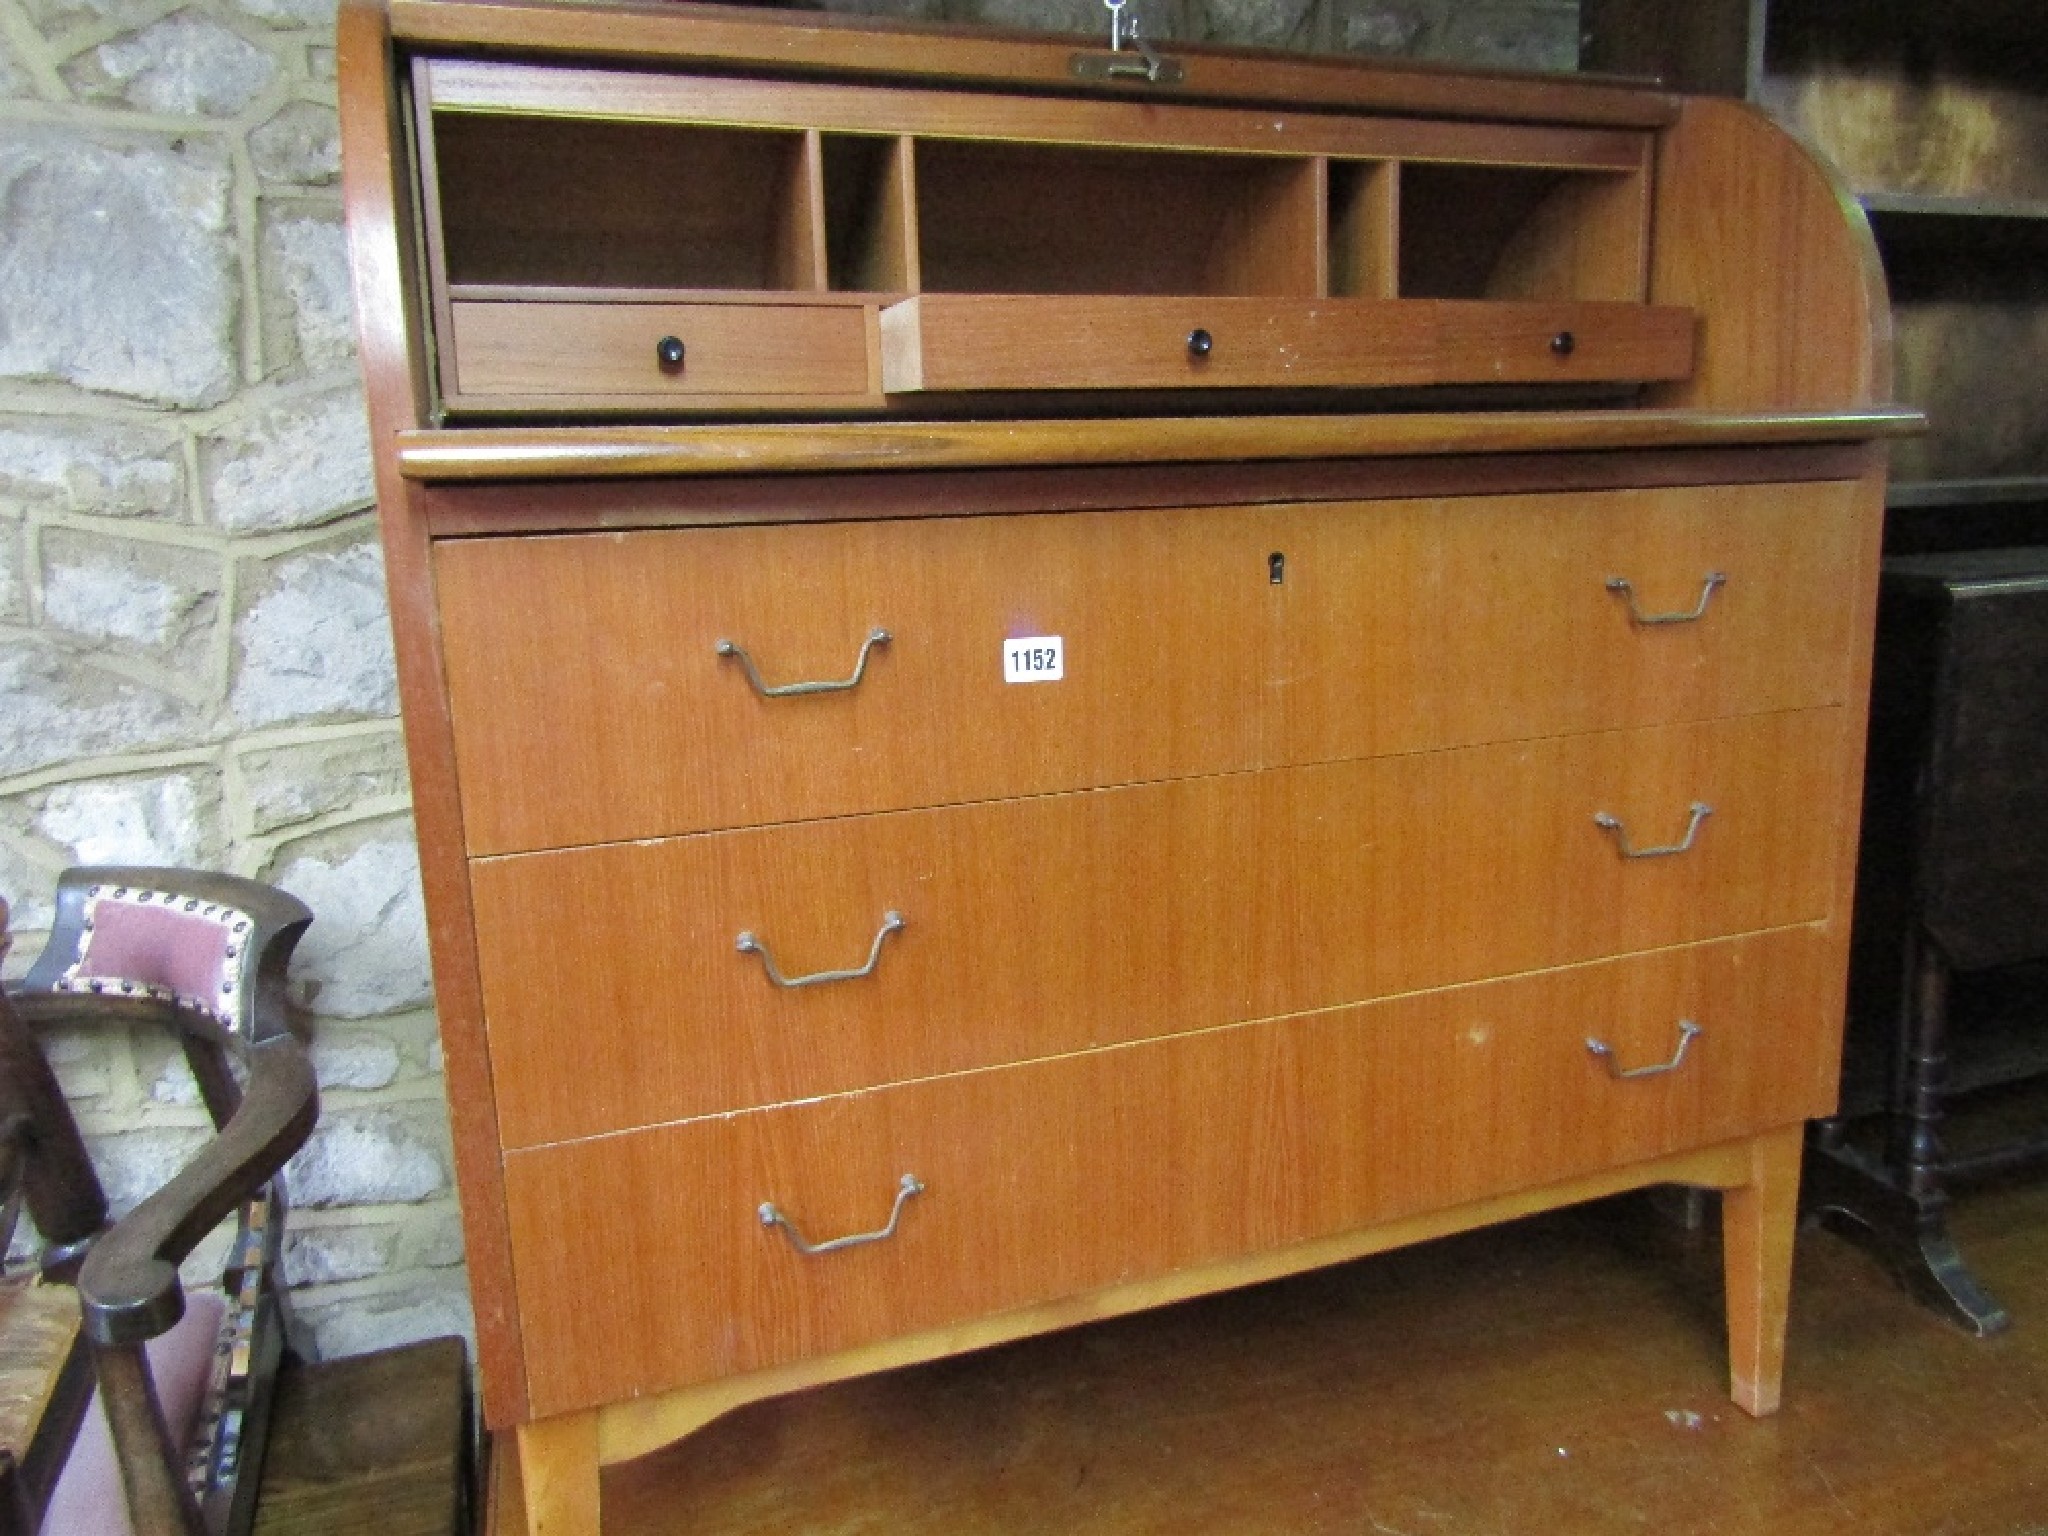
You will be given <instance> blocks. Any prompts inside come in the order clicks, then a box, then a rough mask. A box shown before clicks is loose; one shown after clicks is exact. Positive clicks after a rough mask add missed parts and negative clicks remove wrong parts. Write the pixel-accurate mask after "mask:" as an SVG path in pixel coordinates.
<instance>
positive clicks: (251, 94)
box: [64, 11, 279, 117]
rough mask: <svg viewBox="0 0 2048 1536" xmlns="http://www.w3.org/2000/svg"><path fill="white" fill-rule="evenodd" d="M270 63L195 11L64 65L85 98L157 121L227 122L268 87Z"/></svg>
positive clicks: (274, 67) (273, 71) (273, 74)
mask: <svg viewBox="0 0 2048 1536" xmlns="http://www.w3.org/2000/svg"><path fill="white" fill-rule="evenodd" d="M278 70H279V65H278V61H277V60H276V59H275V58H273V57H272V56H271V55H270V54H269V53H268V52H266V51H265V50H264V49H262V48H259V47H257V46H256V45H255V44H254V43H252V42H250V41H249V40H248V39H247V38H245V37H243V36H242V35H241V34H240V33H238V32H236V31H235V30H234V29H233V28H231V27H226V26H223V25H222V24H221V23H220V22H218V21H216V20H215V19H214V18H213V17H211V16H208V15H206V14H205V13H203V12H200V11H179V12H177V13H176V14H174V15H171V16H166V17H165V18H164V19H163V20H161V21H159V22H156V23H154V24H152V25H150V26H147V27H144V28H143V29H142V30H141V31H139V32H133V33H130V34H129V35H128V36H126V37H119V38H115V39H114V40H113V41H112V42H109V43H103V44H101V45H100V46H99V47H97V48H95V49H93V50H92V52H91V53H89V54H86V55H84V56H83V57H81V58H79V59H75V60H73V61H72V62H71V63H70V64H69V65H67V66H66V67H65V70H64V79H65V83H66V84H68V85H69V86H70V87H71V89H72V90H73V91H74V92H76V93H77V95H78V96H79V97H80V98H81V99H82V100H86V101H118V102H120V103H122V104H123V105H125V106H130V107H134V108H136V109H137V110H138V111H142V112H152V113H156V114H158V115H159V116H164V117H233V116H234V115H235V114H236V113H238V112H240V111H242V110H243V109H244V108H246V107H247V106H248V105H249V104H250V103H251V102H253V101H255V100H256V98H257V97H258V96H261V95H262V94H263V93H264V91H266V90H267V89H269V87H270V85H271V82H272V81H274V80H275V79H276V78H277V75H278Z"/></svg>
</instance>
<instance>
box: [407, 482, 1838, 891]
mask: <svg viewBox="0 0 2048 1536" xmlns="http://www.w3.org/2000/svg"><path fill="white" fill-rule="evenodd" d="M1855 497H1856V491H1855V487H1854V486H1853V484H1850V483H1845V482H1832V483H1829V482H1823V483H1819V484H1812V485H1780V486H1773V487H1770V488H1768V489H1765V490H1762V491H1757V492H1750V491H1745V490H1740V489H1733V488H1727V487H1697V488H1689V489H1671V490H1661V491H1654V492H1639V493H1610V494H1605V495H1592V494H1583V495H1564V494H1559V495H1547V496H1526V497H1504V498H1475V499H1470V500H1451V501H1418V502H1389V503H1352V504H1341V503H1340V504H1336V505H1328V506H1314V505H1310V506H1299V507H1284V506H1283V507H1272V508H1236V509H1225V508H1218V509H1211V510H1205V511H1195V510H1187V509H1181V510H1173V511H1160V512H1132V513H1108V514H1086V515H1076V516H1048V517H1021V518H1005V519H1000V520H993V519H938V520H929V521H924V520H919V521H901V522H888V521H882V522H868V523H847V524H833V525H827V526H804V527H795V528H759V527H757V528H731V529H704V530H686V531H679V532H648V533H637V534H626V535H595V536H569V537H563V538H551V539H538V540H536V539H501V540H464V541H459V542H444V543H442V544H441V545H440V546H439V547H438V552H437V556H436V569H437V580H438V587H439V596H440V603H441V612H442V636H443V641H444V644H445V647H446V655H447V682H448V689H449V697H450V700H451V706H452V709H453V711H454V715H455V719H456V721H457V736H458V740H459V743H460V745H459V756H460V760H461V764H462V773H463V778H464V791H465V810H466V819H467V825H468V829H469V836H470V842H471V847H472V851H474V852H477V853H503V852H511V851H516V850H521V849H535V848H546V847H560V846H567V845H571V844H578V843H590V842H602V841H608V840H613V839H620V838H635V837H648V836H657V835H663V834H672V833H678V832H689V831H698V830H704V829H707V828H714V827H729V826H739V825H747V824H751V823H755V822H772V821H786V820H795V819H801V818H805V817H812V816H826V815H841V814H845V813H847V812H851V811H864V810H879V809H887V808H892V807H903V806H915V805H933V804H945V803H950V802H955V801H962V800H975V799H989V798H998V797H1001V796H1007V795H1018V794H1030V793H1039V792H1043V791H1047V790H1055V789H1068V788H1075V787H1079V786H1082V785H1089V784H1117V783H1128V782H1132V781H1135V780H1144V779H1156V778H1163V777H1170V776H1174V775H1179V774H1190V773H1207V772H1219V771H1226V770H1233V769H1244V768H1254V767H1263V766H1273V765H1279V764H1286V763H1302V762H1313V761H1318V760H1324V759H1332V758H1346V757H1359V756H1367V755H1371V754H1375V753H1382V752H1407V751H1416V750H1421V749H1424V748H1431V747H1445V746H1461V745H1468V744H1472V743H1476V742H1483V741H1496V740H1505V739H1511V738H1515V737H1524V736H1540V735H1547V734H1554V733H1558V732H1562V731H1570V730H1592V729H1599V728H1603V727H1614V726H1624V725H1638V724H1651V723H1656V722H1660V721H1666V720H1681V719H1701V718H1711V717H1714V716H1717V715H1727V714H1736V713H1742V712H1745V711H1753V710H1769V709H1784V708H1792V707H1799V706H1805V705H1811V704H1826V703H1836V702H1841V701H1843V700H1844V699H1845V697H1846V695H1845V694H1844V692H1843V671H1842V669H1843V667H1844V666H1845V664H1846V656H1845V653H1844V644H1845V641H1846V635H1847V631H1846V629H1845V627H1844V626H1845V623H1846V618H1845V615H1844V612H1843V610H1842V609H1841V608H1840V607H1839V606H1838V605H1836V604H1834V603H1831V602H1828V601H1826V600H1825V599H1826V594H1827V593H1828V592H1830V591H1831V590H1833V588H1834V586H1835V584H1836V582H1837V581H1838V579H1839V578H1838V575H1837V572H1838V571H1839V570H1840V568H1841V566H1842V563H1843V561H1844V560H1845V559H1846V558H1847V555H1848V551H1849V547H1850V541H1851V539H1852V532H1853V527H1854V513H1853V508H1854V506H1855ZM1275 555H1278V556H1279V557H1280V559H1281V565H1280V567H1279V571H1278V574H1279V575H1280V577H1281V579H1280V580H1279V581H1278V582H1277V583H1276V582H1275V581H1274V580H1273V576H1274V574H1275V568H1274V566H1273V564H1272V559H1273V556H1275ZM1715 572H1720V573H1722V574H1723V575H1725V576H1726V577H1727V580H1726V582H1725V583H1724V584H1723V585H1722V586H1720V587H1718V588H1716V589H1715V590H1714V591H1713V593H1712V595H1711V597H1710V598H1709V600H1708V603H1707V607H1706V610H1705V612H1704V613H1703V615H1702V617H1701V618H1700V620H1699V621H1698V622H1697V623H1693V624H1680V625H1660V626H1649V627H1645V626H1642V625H1638V624H1636V623H1634V622H1632V621H1631V619H1630V616H1629V608H1628V605H1627V603H1626V602H1625V601H1624V600H1623V599H1622V598H1621V597H1620V596H1618V595H1617V594H1616V593H1615V592H1613V591H1611V590H1610V589H1609V587H1608V582H1609V581H1610V580H1611V579H1614V578H1622V579H1625V580H1627V581H1628V582H1630V583H1631V584H1632V586H1633V588H1634V591H1635V594H1636V601H1637V602H1638V603H1639V604H1640V605H1641V607H1642V608H1643V609H1644V610H1646V611H1649V612H1652V613H1657V612H1671V611H1689V610H1690V609H1691V608H1692V607H1693V606H1694V605H1695V604H1696V602H1697V601H1698V599H1699V598H1700V596H1701V593H1702V591H1703V590H1704V588H1705V584H1706V580H1707V578H1708V577H1709V576H1710V575H1711V574H1713V573H1715ZM877 627H879V628H882V629H885V630H886V631H887V632H888V633H889V634H890V635H891V637H892V638H891V639H890V641H889V642H888V643H887V644H886V645H878V646H877V647H876V648H875V649H874V651H873V652H872V653H871V655H870V657H869V661H868V666H867V671H866V672H865V674H864V675H863V678H862V681H861V683H860V684H859V686H858V687H856V688H853V689H850V690H847V691H844V692H841V693H835V694H825V695H814V696H809V697H797V698H782V699H764V698H761V697H759V696H757V695H756V693H755V692H754V690H753V688H752V687H751V686H750V684H749V682H748V680H747V678H746V675H745V673H744V671H743V669H742V668H741V666H740V665H739V664H738V662H737V661H736V660H735V659H733V658H730V657H724V656H721V655H720V654H719V653H718V649H717V646H718V642H719V641H721V640H728V641H731V642H732V643H734V644H736V645H738V646H740V647H742V648H744V649H745V650H746V651H747V652H748V653H749V655H750V656H752V657H753V659H754V661H755V665H756V667H757V668H758V669H759V671H760V673H761V674H762V677H763V680H764V681H765V682H767V683H768V684H770V685H778V684H786V683H789V682H794V681H801V680H833V679H844V678H846V677H849V676H851V675H852V672H853V669H854V666H855V661H856V658H857V656H858V654H859V652H860V648H861V645H862V643H863V641H864V640H865V638H866V636H867V635H868V634H869V633H870V632H871V631H872V630H874V629H876V628H877ZM1053 635H1057V636H1060V637H1061V638H1062V640H1063V642H1064V649H1065V653H1066V657H1067V662H1066V675H1065V676H1064V678H1063V679H1062V680H1060V681H1058V682H1048V683H1035V684H1012V683H1006V682H1005V681H1004V680H1003V679H1004V673H1003V667H1002V648H1003V645H1004V643H1005V641H1006V640H1009V639H1014V638H1022V637H1025V636H1053ZM1421 678H1427V679H1430V680H1431V681H1432V683H1433V684H1438V685H1440V686H1431V687H1428V688H1418V687H1417V686H1416V682H1417V680H1418V679H1421ZM537 761H539V762H545V763H546V765H547V772H546V774H545V775H544V776H541V775H536V774H535V773H533V772H532V771H530V770H531V768H532V766H533V765H534V764H535V763H536V762H537Z"/></svg>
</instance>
